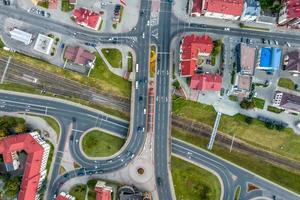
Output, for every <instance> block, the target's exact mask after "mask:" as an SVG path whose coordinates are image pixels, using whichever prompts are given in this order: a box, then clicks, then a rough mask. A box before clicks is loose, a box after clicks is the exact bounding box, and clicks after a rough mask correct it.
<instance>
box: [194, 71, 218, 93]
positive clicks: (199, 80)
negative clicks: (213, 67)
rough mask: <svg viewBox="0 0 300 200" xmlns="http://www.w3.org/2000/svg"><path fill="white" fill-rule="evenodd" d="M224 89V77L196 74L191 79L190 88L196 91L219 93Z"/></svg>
mask: <svg viewBox="0 0 300 200" xmlns="http://www.w3.org/2000/svg"><path fill="white" fill-rule="evenodd" d="M221 87H222V76H220V75H219V74H216V75H213V74H194V75H193V76H192V79H191V83H190V88H191V89H194V90H202V91H205V90H214V91H219V90H221Z"/></svg>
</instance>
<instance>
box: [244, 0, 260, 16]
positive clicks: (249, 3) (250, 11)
mask: <svg viewBox="0 0 300 200" xmlns="http://www.w3.org/2000/svg"><path fill="white" fill-rule="evenodd" d="M260 11H261V8H260V4H259V1H258V0H245V3H244V11H243V15H251V16H259V15H260Z"/></svg>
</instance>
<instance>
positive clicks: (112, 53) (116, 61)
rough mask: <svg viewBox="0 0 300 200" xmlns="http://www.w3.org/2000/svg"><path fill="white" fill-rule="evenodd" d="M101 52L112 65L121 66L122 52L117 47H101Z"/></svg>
mask: <svg viewBox="0 0 300 200" xmlns="http://www.w3.org/2000/svg"><path fill="white" fill-rule="evenodd" d="M101 52H102V53H103V55H104V56H105V58H106V60H107V61H108V62H109V64H110V65H111V66H112V67H114V68H122V53H121V51H120V50H119V49H110V48H107V49H102V50H101Z"/></svg>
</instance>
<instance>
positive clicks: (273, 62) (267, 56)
mask: <svg viewBox="0 0 300 200" xmlns="http://www.w3.org/2000/svg"><path fill="white" fill-rule="evenodd" d="M281 54H282V51H281V49H280V48H274V47H272V48H270V47H263V48H261V49H260V63H259V66H258V69H264V70H272V71H273V70H278V69H279V68H280V65H281Z"/></svg>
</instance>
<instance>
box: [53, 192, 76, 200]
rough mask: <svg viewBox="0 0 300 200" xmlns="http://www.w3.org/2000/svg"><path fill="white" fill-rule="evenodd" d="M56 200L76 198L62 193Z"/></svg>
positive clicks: (73, 199)
mask: <svg viewBox="0 0 300 200" xmlns="http://www.w3.org/2000/svg"><path fill="white" fill-rule="evenodd" d="M56 200H75V197H73V196H72V195H70V194H68V193H65V192H61V193H60V194H59V195H58V196H57V197H56Z"/></svg>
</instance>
